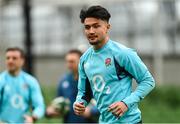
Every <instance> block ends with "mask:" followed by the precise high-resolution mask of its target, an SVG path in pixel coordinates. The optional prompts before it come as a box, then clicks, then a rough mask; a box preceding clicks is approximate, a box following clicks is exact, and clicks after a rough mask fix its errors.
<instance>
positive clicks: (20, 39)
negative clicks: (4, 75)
mask: <svg viewBox="0 0 180 124" xmlns="http://www.w3.org/2000/svg"><path fill="white" fill-rule="evenodd" d="M97 4H98V5H102V6H104V7H105V8H107V9H108V10H109V12H110V13H111V16H112V17H111V19H110V23H111V31H110V36H111V39H112V40H115V41H119V42H120V43H122V44H124V45H126V46H128V47H131V48H134V49H136V50H137V52H138V53H139V55H140V57H141V58H142V60H143V61H144V62H145V64H146V65H147V66H148V68H149V69H150V71H151V72H152V74H153V75H154V77H155V80H156V85H157V87H156V88H155V90H154V91H153V92H152V93H151V94H150V95H149V96H148V97H147V98H146V99H145V100H143V101H142V102H141V103H140V108H141V110H142V116H143V122H155V123H158V122H168V123H170V122H180V118H179V117H180V90H179V89H180V0H136V1H135V0H109V1H107V0H84V1H83V0H0V72H2V71H3V70H4V69H5V63H4V61H5V49H6V48H8V47H13V46H18V47H21V48H23V49H24V50H25V51H26V53H27V58H26V60H27V64H26V67H25V69H26V70H27V71H28V72H29V73H32V74H33V75H35V76H36V77H37V78H38V79H39V81H40V84H41V86H42V90H43V93H44V96H45V100H46V104H49V102H50V100H52V98H54V97H55V96H56V86H57V83H58V80H59V78H60V77H61V76H62V75H63V74H64V73H65V72H66V71H67V69H66V68H65V61H64V55H65V53H66V52H67V51H68V50H70V49H72V48H78V49H80V50H82V51H85V50H86V49H87V48H88V47H89V44H88V42H87V40H86V38H85V37H84V34H83V25H82V24H81V23H80V19H79V12H80V10H81V9H82V8H87V7H89V6H90V5H97ZM39 122H59V119H56V120H55V119H46V118H43V119H42V120H39Z"/></svg>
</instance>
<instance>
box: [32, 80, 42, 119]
mask: <svg viewBox="0 0 180 124" xmlns="http://www.w3.org/2000/svg"><path fill="white" fill-rule="evenodd" d="M32 84H33V85H31V95H30V97H31V102H32V107H33V112H32V115H33V116H35V117H37V118H41V117H43V116H44V113H45V104H44V100H43V96H42V93H41V89H40V86H39V84H38V81H37V80H34V81H33V83H32Z"/></svg>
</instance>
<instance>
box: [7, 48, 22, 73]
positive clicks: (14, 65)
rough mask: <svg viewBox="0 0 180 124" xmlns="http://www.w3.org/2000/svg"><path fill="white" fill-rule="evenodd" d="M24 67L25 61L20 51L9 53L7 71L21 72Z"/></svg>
mask: <svg viewBox="0 0 180 124" xmlns="http://www.w3.org/2000/svg"><path fill="white" fill-rule="evenodd" d="M23 65H24V59H23V58H22V57H21V53H20V52H19V51H8V52H7V53H6V66H7V70H8V71H9V72H11V73H15V72H17V71H19V70H20V69H21V68H22V66H23Z"/></svg>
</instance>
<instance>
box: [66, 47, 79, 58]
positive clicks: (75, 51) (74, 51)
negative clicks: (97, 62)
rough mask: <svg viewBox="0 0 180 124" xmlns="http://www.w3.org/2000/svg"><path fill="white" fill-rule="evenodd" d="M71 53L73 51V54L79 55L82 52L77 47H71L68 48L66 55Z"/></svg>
mask: <svg viewBox="0 0 180 124" xmlns="http://www.w3.org/2000/svg"><path fill="white" fill-rule="evenodd" d="M72 53H75V54H77V55H79V57H81V56H82V52H81V51H80V50H78V49H71V50H69V51H68V52H67V54H66V55H68V54H72Z"/></svg>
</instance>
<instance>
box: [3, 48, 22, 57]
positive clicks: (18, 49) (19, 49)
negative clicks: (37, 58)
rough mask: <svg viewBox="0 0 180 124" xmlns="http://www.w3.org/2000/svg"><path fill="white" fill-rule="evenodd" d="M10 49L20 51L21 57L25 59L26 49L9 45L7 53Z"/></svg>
mask: <svg viewBox="0 0 180 124" xmlns="http://www.w3.org/2000/svg"><path fill="white" fill-rule="evenodd" d="M9 51H18V52H19V53H20V56H21V58H23V59H24V58H25V53H24V51H23V50H22V49H21V48H19V47H9V48H7V49H6V53H7V52H9Z"/></svg>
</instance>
